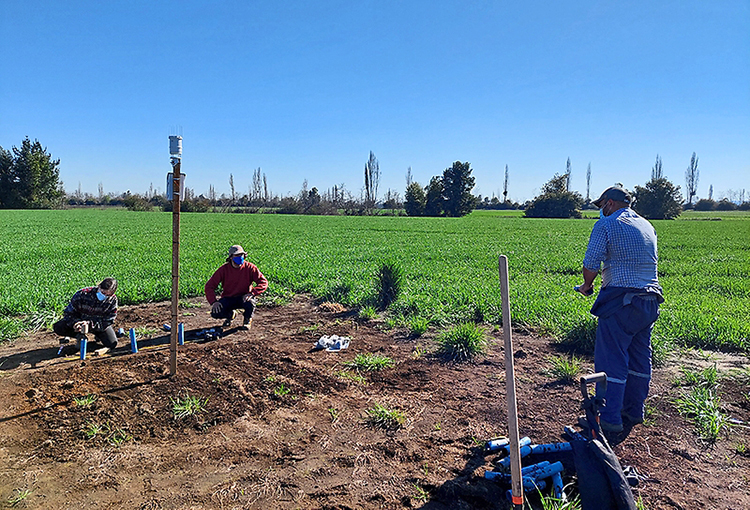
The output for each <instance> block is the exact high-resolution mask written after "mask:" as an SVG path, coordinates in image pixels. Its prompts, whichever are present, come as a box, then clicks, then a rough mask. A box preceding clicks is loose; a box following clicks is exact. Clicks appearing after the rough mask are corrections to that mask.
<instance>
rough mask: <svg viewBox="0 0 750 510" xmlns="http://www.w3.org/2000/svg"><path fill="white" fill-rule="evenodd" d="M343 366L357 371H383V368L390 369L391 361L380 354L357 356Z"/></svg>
mask: <svg viewBox="0 0 750 510" xmlns="http://www.w3.org/2000/svg"><path fill="white" fill-rule="evenodd" d="M344 365H345V366H347V367H349V368H355V369H357V370H364V371H367V372H374V371H377V370H383V369H384V368H391V367H392V366H393V360H392V359H391V358H389V357H388V356H383V355H381V354H371V353H367V354H357V355H356V356H355V357H354V360H352V361H349V362H346V363H344Z"/></svg>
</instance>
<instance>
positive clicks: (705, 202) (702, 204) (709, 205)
mask: <svg viewBox="0 0 750 510" xmlns="http://www.w3.org/2000/svg"><path fill="white" fill-rule="evenodd" d="M714 209H716V202H714V201H713V199H711V198H701V199H700V200H698V201H697V202H696V203H695V210H696V211H713V210H714Z"/></svg>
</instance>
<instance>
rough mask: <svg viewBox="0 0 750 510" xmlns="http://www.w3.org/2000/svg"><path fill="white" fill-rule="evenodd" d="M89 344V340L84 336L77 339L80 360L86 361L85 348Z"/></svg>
mask: <svg viewBox="0 0 750 510" xmlns="http://www.w3.org/2000/svg"><path fill="white" fill-rule="evenodd" d="M88 343H89V339H88V338H86V335H81V338H80V339H79V344H80V346H81V359H82V360H83V359H86V347H87V344H88Z"/></svg>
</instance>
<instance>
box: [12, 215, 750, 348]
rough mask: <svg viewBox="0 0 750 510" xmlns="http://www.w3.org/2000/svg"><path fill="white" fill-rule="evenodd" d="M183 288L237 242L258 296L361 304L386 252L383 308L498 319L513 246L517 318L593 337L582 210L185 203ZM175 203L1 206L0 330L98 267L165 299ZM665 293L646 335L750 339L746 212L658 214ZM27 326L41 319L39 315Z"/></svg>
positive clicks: (454, 318)
mask: <svg viewBox="0 0 750 510" xmlns="http://www.w3.org/2000/svg"><path fill="white" fill-rule="evenodd" d="M181 220H182V222H181V227H182V228H181V232H182V235H181V257H180V264H181V272H180V293H181V297H188V296H197V295H202V294H203V285H204V283H205V281H206V280H207V279H208V277H209V276H210V275H211V274H212V272H213V270H214V269H215V268H216V267H218V266H219V265H220V264H222V263H223V262H224V254H225V252H226V249H227V248H228V247H229V246H230V245H232V244H237V243H239V244H241V245H242V246H243V247H244V248H245V250H246V251H247V252H248V253H249V259H250V260H251V261H253V262H255V263H256V264H257V265H258V266H259V268H260V269H261V271H262V272H263V273H264V274H265V275H266V276H267V277H268V278H269V280H270V282H271V286H270V289H269V291H268V293H267V295H268V296H269V297H270V298H277V299H279V298H285V297H287V296H289V295H290V294H292V293H299V292H307V293H310V294H312V295H314V296H316V297H318V298H322V299H326V300H333V301H338V302H340V303H342V304H345V305H348V306H354V307H356V306H364V305H368V304H371V303H372V302H373V300H374V297H375V293H376V273H377V271H378V269H379V268H380V266H381V264H383V263H384V262H386V261H396V262H397V263H399V264H400V265H401V267H402V269H403V273H404V276H405V280H404V286H403V289H402V292H401V294H400V295H399V297H398V299H397V300H396V301H395V302H394V303H393V304H392V305H391V307H390V309H389V311H388V314H387V318H388V323H389V324H390V325H393V326H400V325H404V324H406V323H407V322H408V321H409V320H410V319H412V318H413V317H419V318H424V319H427V320H428V321H429V324H430V326H431V327H432V328H442V327H445V326H447V325H448V324H452V323H459V322H465V321H479V322H486V323H490V324H499V323H500V321H501V303H500V286H499V281H498V267H497V261H498V255H499V254H505V255H507V256H508V258H509V266H510V277H511V282H510V287H511V306H512V315H513V322H514V324H516V325H519V326H521V325H524V326H530V327H533V328H535V329H537V330H538V331H541V332H544V333H548V334H552V335H555V336H557V337H558V338H560V339H563V340H564V339H568V340H572V341H580V340H586V341H590V340H591V338H592V337H593V331H594V327H595V321H594V318H593V317H591V316H590V314H589V313H588V310H589V308H590V306H591V303H592V302H593V298H584V297H583V296H580V295H579V294H577V293H575V292H574V291H573V286H574V285H576V284H579V283H580V282H581V277H580V276H579V275H580V268H581V261H582V259H583V253H584V251H585V248H586V243H587V241H588V236H589V233H590V232H591V228H592V226H593V220H590V219H583V220H545V219H525V218H522V217H520V216H519V215H518V213H517V212H514V211H511V212H503V211H477V212H474V213H473V214H471V215H469V216H467V217H464V218H409V217H346V216H337V217H318V216H284V215H270V214H268V215H251V214H191V213H183V214H182V215H181ZM171 225H172V215H171V214H170V213H142V212H130V211H125V210H97V209H83V210H66V211H0V234H1V236H0V239H1V241H0V338H6V339H7V338H12V337H13V336H15V335H17V334H19V332H20V329H21V328H24V327H28V325H29V324H30V322H32V320H33V319H34V318H38V317H42V318H43V319H48V320H51V318H52V317H54V315H55V314H59V313H60V312H61V310H62V309H63V307H64V306H65V304H66V303H67V300H68V299H69V297H70V296H71V295H72V294H73V293H74V292H75V291H76V290H78V289H79V288H81V287H83V286H88V285H95V284H96V283H98V282H99V281H100V280H101V279H102V278H103V277H105V276H114V277H116V278H117V279H118V280H119V282H120V288H119V290H118V296H119V297H120V301H121V303H124V304H128V303H140V302H147V301H160V300H168V299H170V289H171V260H172V257H171V250H172V243H171V236H172V227H171ZM654 225H655V228H656V230H657V233H658V235H659V252H660V253H659V255H660V264H659V273H660V279H661V283H662V286H663V287H664V289H665V294H666V299H667V301H666V303H665V304H664V305H663V307H662V316H661V318H660V319H659V321H658V322H657V324H656V327H655V331H654V336H655V342H656V341H659V342H668V343H669V344H672V343H674V344H677V345H687V346H697V347H705V348H710V347H720V348H723V349H729V350H741V351H745V352H747V351H750V315H749V314H748V310H750V257H749V256H748V255H750V252H749V250H750V248H749V247H748V241H747V240H748V239H750V217H748V216H747V215H746V214H742V213H711V214H699V213H690V214H686V215H683V216H682V217H681V219H679V220H675V221H656V222H654ZM37 322H39V320H38V319H37Z"/></svg>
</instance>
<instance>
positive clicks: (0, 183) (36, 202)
mask: <svg viewBox="0 0 750 510" xmlns="http://www.w3.org/2000/svg"><path fill="white" fill-rule="evenodd" d="M59 166H60V160H59V159H57V160H53V159H52V156H51V155H50V154H49V153H48V152H47V149H46V148H45V147H42V144H41V143H39V140H34V142H33V143H32V142H31V140H29V138H28V137H26V138H25V139H24V140H23V142H22V143H21V148H18V147H13V148H12V150H11V151H7V150H5V149H3V148H2V147H0V208H4V209H49V208H52V207H58V206H60V205H62V202H63V199H64V197H65V190H64V189H63V186H62V182H61V181H60V169H59V168H58V167H59Z"/></svg>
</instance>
